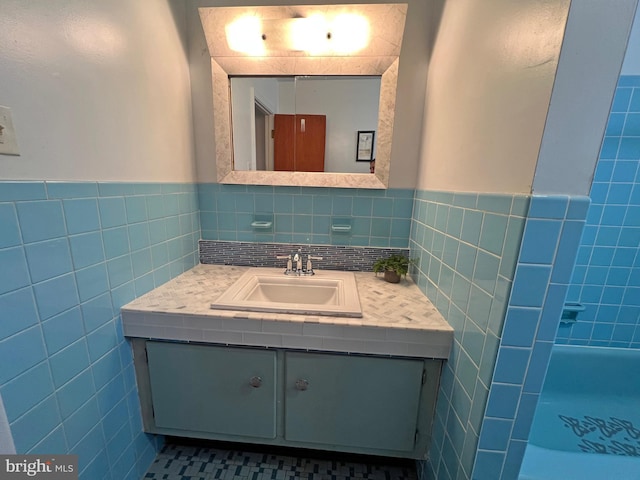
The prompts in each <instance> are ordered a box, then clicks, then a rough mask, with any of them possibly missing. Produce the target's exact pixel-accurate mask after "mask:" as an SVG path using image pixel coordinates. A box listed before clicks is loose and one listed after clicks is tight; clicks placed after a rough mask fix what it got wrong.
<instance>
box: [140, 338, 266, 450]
mask: <svg viewBox="0 0 640 480" xmlns="http://www.w3.org/2000/svg"><path fill="white" fill-rule="evenodd" d="M147 358H148V362H149V380H150V387H151V398H152V404H153V417H154V420H155V424H156V426H158V427H161V428H174V429H180V430H193V431H200V432H217V433H221V434H228V435H249V436H254V437H262V438H275V436H276V420H275V418H276V386H275V380H276V352H274V351H272V350H248V349H241V348H217V347H209V346H204V345H192V344H179V343H167V342H147Z"/></svg>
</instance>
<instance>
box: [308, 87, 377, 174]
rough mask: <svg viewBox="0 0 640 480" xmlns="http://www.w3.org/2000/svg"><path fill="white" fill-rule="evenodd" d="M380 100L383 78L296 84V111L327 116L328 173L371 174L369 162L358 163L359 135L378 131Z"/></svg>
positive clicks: (325, 165) (326, 163)
mask: <svg viewBox="0 0 640 480" xmlns="http://www.w3.org/2000/svg"><path fill="white" fill-rule="evenodd" d="M379 98H380V78H368V77H367V78H339V77H332V78H326V79H313V78H304V79H300V80H298V81H296V112H298V113H306V114H314V115H326V117H327V129H326V142H325V145H326V149H325V162H324V171H325V172H340V173H369V162H356V141H357V132H358V131H359V130H374V131H375V130H377V129H378V104H379V102H378V100H379ZM374 147H375V145H374ZM374 155H375V148H374Z"/></svg>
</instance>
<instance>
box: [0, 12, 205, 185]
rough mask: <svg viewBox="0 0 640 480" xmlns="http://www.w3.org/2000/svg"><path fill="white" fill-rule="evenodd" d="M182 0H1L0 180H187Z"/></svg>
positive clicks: (189, 153)
mask: <svg viewBox="0 0 640 480" xmlns="http://www.w3.org/2000/svg"><path fill="white" fill-rule="evenodd" d="M184 29H185V7H184V2H182V1H180V0H147V1H144V2H139V1H129V0H101V1H92V2H87V1H85V0H58V1H55V2H52V1H50V0H30V1H28V2H25V1H22V0H2V7H1V9H0V45H2V47H1V48H0V79H2V80H1V85H0V105H5V106H8V107H10V108H11V109H12V111H13V121H14V124H15V127H16V130H17V139H18V144H19V147H20V149H21V153H22V155H21V156H19V157H12V156H5V155H0V179H14V180H27V179H34V180H91V181H173V182H175V181H193V180H195V163H194V160H193V156H194V155H193V136H192V122H191V118H192V116H191V101H190V91H189V70H188V65H187V60H186V56H185V46H184Z"/></svg>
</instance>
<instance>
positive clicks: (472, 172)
mask: <svg viewBox="0 0 640 480" xmlns="http://www.w3.org/2000/svg"><path fill="white" fill-rule="evenodd" d="M568 9H569V0H547V1H544V2H541V1H539V0H522V1H518V2H514V1H512V0H485V1H479V0H448V1H447V2H446V3H445V7H444V13H443V18H442V22H441V25H440V30H439V32H438V37H437V40H436V43H435V47H434V52H433V56H432V60H431V64H430V71H429V81H428V86H427V98H426V102H425V121H424V129H423V131H422V153H421V165H420V172H419V178H418V188H420V189H435V190H453V191H478V192H508V193H529V192H530V191H531V183H532V179H533V173H534V170H535V165H536V160H537V157H538V149H539V147H540V140H541V137H542V132H543V129H544V124H545V119H546V114H547V108H548V105H549V99H550V96H551V90H552V87H553V80H554V75H555V72H556V67H557V63H558V59H559V55H560V45H561V42H562V35H563V32H564V26H565V22H566V17H567V13H568Z"/></svg>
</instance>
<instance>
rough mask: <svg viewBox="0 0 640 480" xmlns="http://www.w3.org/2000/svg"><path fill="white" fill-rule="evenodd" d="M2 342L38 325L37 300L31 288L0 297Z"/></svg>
mask: <svg viewBox="0 0 640 480" xmlns="http://www.w3.org/2000/svg"><path fill="white" fill-rule="evenodd" d="M0 312H2V313H3V319H2V321H1V322H0V340H3V339H5V338H7V337H10V336H11V335H14V334H16V333H18V332H20V331H21V330H24V329H26V328H29V327H31V326H33V325H36V324H37V323H38V320H39V319H38V314H37V312H36V305H35V299H34V298H33V293H32V291H31V288H28V287H27V288H22V289H19V290H14V291H11V292H9V293H5V294H4V295H0Z"/></svg>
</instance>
